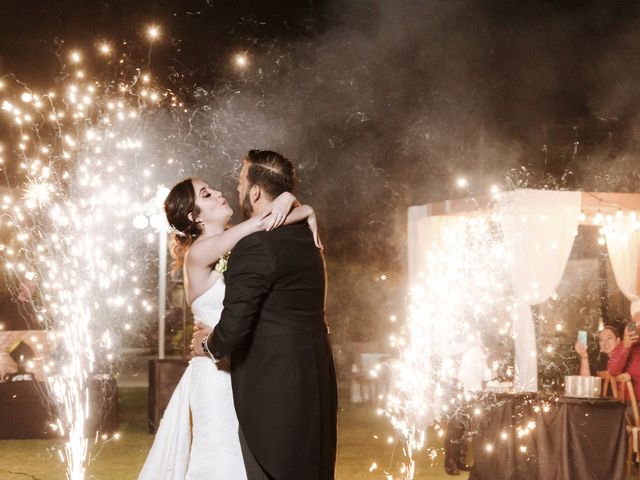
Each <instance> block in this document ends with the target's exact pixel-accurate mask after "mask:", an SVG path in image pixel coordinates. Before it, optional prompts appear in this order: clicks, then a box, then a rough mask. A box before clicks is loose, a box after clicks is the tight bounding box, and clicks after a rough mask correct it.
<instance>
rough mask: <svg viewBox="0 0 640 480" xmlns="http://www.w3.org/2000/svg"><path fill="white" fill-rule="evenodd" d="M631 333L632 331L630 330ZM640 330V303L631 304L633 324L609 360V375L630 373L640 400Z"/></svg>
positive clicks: (630, 324)
mask: <svg viewBox="0 0 640 480" xmlns="http://www.w3.org/2000/svg"><path fill="white" fill-rule="evenodd" d="M629 327H632V328H631V331H630V328H629ZM639 328H640V301H635V302H632V303H631V322H629V323H628V324H627V326H626V327H625V329H624V336H623V337H622V342H619V343H618V344H617V345H616V346H615V348H614V349H613V351H612V352H611V356H610V358H609V368H608V370H609V373H610V374H611V375H614V376H616V375H620V374H621V373H623V372H628V373H629V375H630V376H631V382H632V383H633V389H634V391H635V394H636V398H640V396H639V395H640V343H638V339H639V338H640V336H638V329H639Z"/></svg>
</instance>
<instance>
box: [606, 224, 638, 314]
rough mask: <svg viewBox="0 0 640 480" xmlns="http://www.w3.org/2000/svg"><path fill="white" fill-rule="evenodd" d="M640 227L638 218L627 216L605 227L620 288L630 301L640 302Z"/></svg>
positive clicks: (608, 247) (612, 264)
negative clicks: (639, 300) (639, 276)
mask: <svg viewBox="0 0 640 480" xmlns="http://www.w3.org/2000/svg"><path fill="white" fill-rule="evenodd" d="M638 228H640V225H639V224H638V222H637V219H636V218H634V217H633V218H632V217H630V216H625V217H623V218H620V219H616V220H615V222H613V223H612V224H610V225H607V226H606V227H604V231H605V236H606V239H607V250H608V251H609V259H610V260H611V267H612V268H613V274H614V276H615V277H616V283H617V284H618V288H620V291H621V292H622V293H623V294H624V296H625V297H627V298H628V299H629V301H631V302H633V301H634V300H638V298H640V296H639V295H638V294H639V293H640V292H639V291H638V273H639V267H640V265H638V249H639V248H640V230H638Z"/></svg>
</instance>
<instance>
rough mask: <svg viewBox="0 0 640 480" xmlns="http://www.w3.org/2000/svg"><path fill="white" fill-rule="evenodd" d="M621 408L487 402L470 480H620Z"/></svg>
mask: <svg viewBox="0 0 640 480" xmlns="http://www.w3.org/2000/svg"><path fill="white" fill-rule="evenodd" d="M624 408H625V406H624V404H623V403H622V402H619V401H616V400H612V399H569V398H563V397H559V398H557V397H556V398H543V397H538V396H535V395H526V394H523V395H496V396H492V397H491V398H486V399H485V401H484V413H483V415H482V419H481V421H480V424H479V428H478V436H477V437H476V438H475V439H474V447H473V448H474V467H473V470H472V471H471V475H470V477H469V479H470V480H503V479H504V480H535V479H539V480H624V473H625V472H624V470H625V453H626V433H625V424H624ZM530 422H535V426H534V425H533V424H530ZM529 427H533V428H529ZM527 429H529V430H527ZM519 432H520V433H519Z"/></svg>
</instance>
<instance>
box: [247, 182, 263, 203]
mask: <svg viewBox="0 0 640 480" xmlns="http://www.w3.org/2000/svg"><path fill="white" fill-rule="evenodd" d="M261 196H262V189H261V188H260V187H259V186H258V185H251V189H250V190H249V198H250V199H251V203H256V202H257V201H258V200H260V197H261Z"/></svg>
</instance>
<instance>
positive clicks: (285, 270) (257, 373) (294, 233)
mask: <svg viewBox="0 0 640 480" xmlns="http://www.w3.org/2000/svg"><path fill="white" fill-rule="evenodd" d="M225 283H226V294H225V299H224V310H223V312H222V315H221V318H220V322H219V323H218V325H217V326H216V328H215V330H214V332H213V334H212V335H211V336H210V338H209V348H210V350H211V351H212V352H213V355H214V356H215V357H216V358H221V357H223V356H224V355H228V354H231V381H232V385H233V397H234V404H235V407H236V412H237V414H238V421H239V424H240V429H241V431H242V434H243V435H242V436H241V444H242V447H243V451H244V452H250V453H251V455H250V456H248V455H246V454H245V462H246V463H247V470H248V472H247V473H248V478H249V480H333V479H334V477H335V474H334V470H335V459H336V437H337V428H336V420H337V403H338V401H337V387H336V375H335V368H334V363H333V356H332V353H331V347H330V344H329V337H328V332H327V327H326V323H325V288H326V282H325V270H324V259H323V257H322V252H321V251H320V250H319V249H318V248H316V246H315V245H314V242H313V236H312V234H311V231H310V230H309V228H308V226H307V225H306V223H298V224H294V225H288V226H284V227H280V228H278V229H276V230H273V231H271V232H259V233H255V234H253V235H249V236H248V237H245V238H244V239H242V240H240V242H238V244H237V245H236V247H235V248H234V249H233V251H232V252H231V256H230V257H229V261H228V268H227V271H226V272H225ZM256 468H257V470H256Z"/></svg>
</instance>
